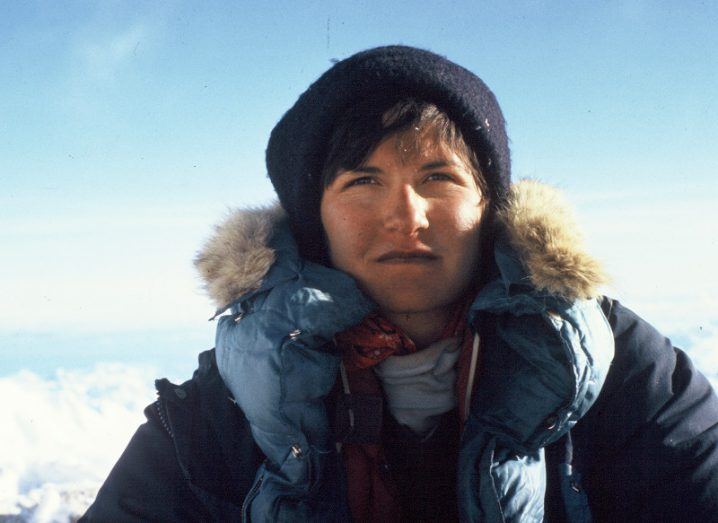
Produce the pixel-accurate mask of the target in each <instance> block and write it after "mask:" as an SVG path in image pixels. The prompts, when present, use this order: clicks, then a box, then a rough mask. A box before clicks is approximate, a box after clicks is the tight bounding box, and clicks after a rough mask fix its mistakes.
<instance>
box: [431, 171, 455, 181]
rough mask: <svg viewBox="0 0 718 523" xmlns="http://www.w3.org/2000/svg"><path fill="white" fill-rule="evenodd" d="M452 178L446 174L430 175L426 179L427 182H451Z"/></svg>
mask: <svg viewBox="0 0 718 523" xmlns="http://www.w3.org/2000/svg"><path fill="white" fill-rule="evenodd" d="M453 179H454V177H453V176H451V175H450V174H447V173H431V174H430V175H429V176H427V177H426V180H427V181H440V182H445V181H451V180H453Z"/></svg>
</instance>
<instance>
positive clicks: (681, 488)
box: [574, 298, 718, 521]
mask: <svg viewBox="0 0 718 523" xmlns="http://www.w3.org/2000/svg"><path fill="white" fill-rule="evenodd" d="M602 308H603V310H604V313H605V314H606V317H607V318H608V321H609V323H610V325H611V327H612V329H613V333H614V338H615V344H616V352H615V357H614V360H613V363H612V365H611V369H610V371H609V374H608V376H607V379H606V383H605V386H604V388H603V390H602V391H601V394H600V396H599V398H598V400H597V401H596V403H595V405H594V406H593V408H592V409H591V410H590V411H589V413H588V415H587V416H586V417H585V418H584V419H583V420H581V421H580V422H579V424H578V425H577V426H576V428H575V430H574V436H575V440H576V453H577V456H576V458H577V459H578V460H579V461H580V462H582V463H583V468H584V470H585V474H584V478H586V487H587V489H588V490H589V493H588V494H589V499H590V500H591V507H592V511H594V512H595V514H594V515H595V516H597V517H598V519H607V520H611V519H616V518H618V519H621V520H641V521H643V520H679V518H680V519H687V520H696V521H716V519H715V518H716V514H718V398H716V394H715V392H714V391H713V390H712V387H711V385H710V383H709V382H708V380H707V379H706V378H705V377H704V376H703V375H702V374H701V373H700V372H699V371H698V370H697V369H696V368H695V367H694V365H693V363H692V362H691V360H690V358H689V357H688V356H687V355H686V354H685V353H684V352H683V351H682V350H680V349H678V348H675V347H673V345H672V343H671V342H670V340H669V339H668V338H666V337H665V336H663V335H662V334H660V333H659V332H658V331H657V330H656V329H655V328H654V327H652V326H651V325H650V324H649V323H648V322H646V321H645V320H643V319H641V318H640V317H639V316H638V315H636V314H635V313H634V312H633V311H631V310H629V309H628V308H626V307H624V306H623V305H621V304H620V303H619V302H618V301H615V300H611V299H608V298H604V299H603V300H602Z"/></svg>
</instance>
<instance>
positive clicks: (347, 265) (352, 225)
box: [321, 200, 368, 271]
mask: <svg viewBox="0 0 718 523" xmlns="http://www.w3.org/2000/svg"><path fill="white" fill-rule="evenodd" d="M321 217H322V225H323V226H324V232H325V234H326V237H327V244H328V247H329V255H330V259H331V262H332V265H334V267H336V268H338V269H342V270H345V271H350V270H351V267H352V265H353V263H354V262H355V261H356V260H358V259H359V257H360V255H361V251H362V245H363V243H364V239H365V238H366V237H367V236H368V234H366V231H365V224H364V220H363V218H362V216H361V213H357V212H356V207H355V206H351V205H342V204H341V202H336V201H331V200H330V201H322V206H321Z"/></svg>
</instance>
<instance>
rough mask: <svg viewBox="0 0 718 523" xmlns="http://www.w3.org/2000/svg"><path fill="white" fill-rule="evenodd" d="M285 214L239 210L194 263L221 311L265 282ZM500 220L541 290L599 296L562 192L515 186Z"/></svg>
mask: <svg viewBox="0 0 718 523" xmlns="http://www.w3.org/2000/svg"><path fill="white" fill-rule="evenodd" d="M284 216H285V214H284V211H283V210H282V208H281V207H280V206H279V205H278V204H275V205H273V206H270V207H259V208H252V209H243V210H236V211H233V212H232V213H231V214H230V215H229V217H228V218H227V219H226V220H225V221H224V222H223V223H221V224H220V225H218V226H217V227H216V228H215V234H214V236H213V237H212V238H211V239H210V240H209V241H207V243H206V244H205V245H204V247H203V248H202V249H201V250H200V252H199V253H198V255H197V256H196V258H195V260H194V263H195V266H196V267H197V270H198V271H199V273H200V276H201V278H202V280H203V281H204V287H205V289H206V290H207V292H208V294H209V296H210V298H211V299H212V300H213V301H214V303H215V305H217V307H224V306H226V305H228V304H229V303H231V302H233V301H235V300H237V299H238V298H239V297H241V296H242V295H243V294H245V293H247V292H249V291H252V290H255V289H257V288H259V286H260V285H261V284H262V279H263V278H264V276H265V275H266V274H267V272H268V271H269V268H270V267H271V266H272V264H273V263H274V260H275V254H274V251H273V250H272V249H271V248H270V247H268V241H269V239H270V238H271V234H272V230H273V228H274V227H275V224H276V223H277V222H278V221H279V220H281V219H283V218H284ZM498 220H499V222H501V223H503V225H504V226H505V228H506V230H507V231H508V235H509V240H510V242H511V244H512V246H513V248H514V249H516V252H517V253H518V255H519V257H520V258H521V261H522V263H523V264H524V266H525V267H526V270H527V272H528V275H529V278H530V279H531V283H532V284H533V285H534V286H535V287H536V288H537V289H539V290H543V291H547V292H549V293H551V294H554V295H557V296H561V297H563V298H565V299H567V300H575V299H588V298H592V297H595V296H597V295H598V294H599V292H598V287H599V286H600V285H601V284H603V283H605V282H606V277H605V274H604V272H603V270H602V268H601V266H600V264H599V263H598V262H597V261H596V260H595V259H594V258H592V257H591V256H590V255H589V254H587V253H586V252H585V250H584V247H583V239H582V235H581V232H580V231H579V228H578V226H577V225H576V222H575V220H574V217H573V212H572V210H571V208H570V207H569V206H568V205H567V203H566V202H565V201H564V199H563V197H562V195H561V193H560V192H559V191H558V190H557V189H555V188H553V187H551V186H549V185H545V184H543V183H540V182H537V181H533V180H522V181H519V182H517V183H515V184H513V185H512V187H511V190H510V193H509V196H508V199H507V203H506V205H504V206H503V208H502V209H500V210H499V213H498Z"/></svg>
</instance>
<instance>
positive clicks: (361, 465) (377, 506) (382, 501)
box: [335, 301, 473, 521]
mask: <svg viewBox="0 0 718 523" xmlns="http://www.w3.org/2000/svg"><path fill="white" fill-rule="evenodd" d="M469 303H470V302H468V301H467V302H465V303H462V304H461V305H460V306H458V307H457V308H456V309H455V311H454V313H453V314H452V315H451V319H450V321H449V322H448V323H447V325H446V326H445V327H444V330H443V332H442V334H441V339H445V338H450V337H460V338H461V339H462V347H461V355H460V356H459V362H458V364H457V366H458V377H457V383H456V393H457V398H458V407H459V416H460V419H461V421H462V423H463V422H464V421H465V420H466V417H467V413H466V412H464V401H463V398H464V395H465V393H466V387H467V384H468V378H469V371H470V369H469V366H470V365H469V362H470V361H471V350H472V340H473V334H472V332H471V329H470V328H468V326H467V322H466V312H467V310H468V306H469ZM335 340H336V343H337V346H338V348H339V350H340V352H341V354H342V363H343V364H344V368H345V369H346V377H347V381H348V382H349V390H350V391H351V392H352V393H360V394H370V395H375V396H381V394H382V392H381V384H380V383H379V380H378V379H377V378H376V376H375V374H374V372H372V370H371V367H373V366H374V365H377V364H378V363H381V362H382V361H384V360H385V359H387V358H388V357H390V356H404V355H406V354H412V353H414V352H416V351H417V348H416V344H415V343H414V342H413V341H412V340H411V339H410V338H409V337H408V336H407V335H406V334H405V333H404V332H403V331H402V330H401V329H399V328H398V327H396V326H395V325H393V324H392V323H391V322H389V321H388V320H386V319H385V318H383V317H382V316H380V315H379V314H377V313H372V314H370V315H369V316H367V317H366V318H365V319H364V320H363V321H362V322H361V323H360V324H358V325H355V326H354V327H351V328H349V329H347V330H345V331H343V332H341V333H339V334H338V335H337V336H336V338H335ZM342 455H343V458H344V465H345V468H346V472H347V493H348V499H349V507H350V509H351V513H352V517H353V519H354V520H355V521H398V520H399V519H400V516H401V508H400V506H399V503H398V496H397V492H396V485H395V484H394V483H393V482H392V481H391V478H389V477H388V475H387V474H386V472H385V470H386V459H385V456H384V449H383V447H382V446H381V444H358V443H345V444H344V445H343V446H342Z"/></svg>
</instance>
